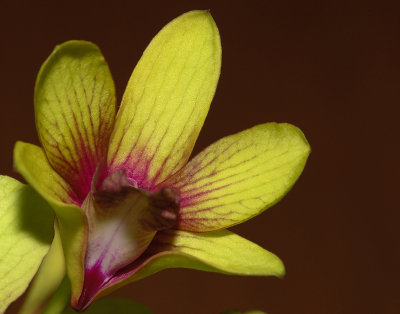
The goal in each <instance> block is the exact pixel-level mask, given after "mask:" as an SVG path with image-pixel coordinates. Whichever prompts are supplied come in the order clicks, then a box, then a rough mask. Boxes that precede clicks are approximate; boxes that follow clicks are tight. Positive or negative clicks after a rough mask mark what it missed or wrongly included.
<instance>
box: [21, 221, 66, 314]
mask: <svg viewBox="0 0 400 314" xmlns="http://www.w3.org/2000/svg"><path fill="white" fill-rule="evenodd" d="M54 231H55V232H54V239H53V242H52V244H51V247H50V250H49V252H48V253H47V255H46V256H45V258H44V259H43V262H42V264H41V265H40V267H39V270H38V272H37V273H36V275H35V278H34V280H33V281H32V283H31V286H30V288H29V290H28V294H27V296H26V299H25V300H24V303H23V304H22V307H21V309H20V311H19V314H31V313H36V312H39V309H40V308H41V307H42V305H43V304H44V302H45V301H46V300H48V299H49V298H50V297H51V295H52V294H53V293H54V292H55V291H56V290H57V288H58V286H59V285H60V283H61V281H62V279H63V278H64V277H65V261H64V253H63V250H62V245H61V238H60V232H59V231H58V226H57V224H56V225H55V230H54Z"/></svg>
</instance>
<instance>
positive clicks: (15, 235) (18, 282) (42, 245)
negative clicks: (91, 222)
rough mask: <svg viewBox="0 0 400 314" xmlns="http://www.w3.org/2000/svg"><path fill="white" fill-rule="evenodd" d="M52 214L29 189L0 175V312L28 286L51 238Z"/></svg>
mask: <svg viewBox="0 0 400 314" xmlns="http://www.w3.org/2000/svg"><path fill="white" fill-rule="evenodd" d="M53 221H54V215H53V213H52V211H51V209H50V207H49V206H48V205H47V203H46V202H45V201H44V200H43V199H42V198H41V197H40V196H39V195H38V194H36V192H35V191H34V190H33V189H31V188H30V187H29V186H26V185H23V184H22V183H20V182H18V181H16V180H14V179H12V178H10V177H6V176H0V278H1V281H0V312H4V311H5V310H6V308H7V307H8V305H9V304H10V303H11V302H13V301H14V300H15V299H17V298H18V297H19V296H20V295H21V294H22V293H23V292H24V291H25V289H26V288H27V287H28V284H29V282H30V281H31V279H32V277H33V276H34V275H35V273H36V271H37V270H38V268H39V265H40V263H41V262H42V259H43V257H44V256H45V255H46V253H47V252H48V250H49V247H50V243H51V240H52V238H53Z"/></svg>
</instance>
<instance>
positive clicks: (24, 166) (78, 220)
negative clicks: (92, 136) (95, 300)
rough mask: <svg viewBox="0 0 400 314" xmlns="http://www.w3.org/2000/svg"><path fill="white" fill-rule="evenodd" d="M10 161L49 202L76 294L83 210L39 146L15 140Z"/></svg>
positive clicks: (84, 229)
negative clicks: (56, 222) (71, 196)
mask: <svg viewBox="0 0 400 314" xmlns="http://www.w3.org/2000/svg"><path fill="white" fill-rule="evenodd" d="M14 163H15V167H16V169H17V171H18V172H19V173H20V174H21V175H22V176H23V177H24V179H25V180H26V181H27V182H28V183H29V184H30V185H31V186H32V187H33V188H34V189H35V190H36V191H37V192H38V193H39V194H40V195H41V196H42V197H43V198H44V199H45V200H46V201H47V202H48V203H49V205H50V206H51V207H52V208H53V210H54V212H55V214H56V216H57V219H58V223H59V230H60V236H61V242H62V247H63V250H64V256H65V262H66V266H67V274H68V277H69V278H70V280H71V289H72V293H73V294H78V295H79V294H80V292H81V290H82V286H83V278H84V277H83V275H84V268H83V262H84V256H85V249H86V232H87V220H86V216H85V213H84V212H83V210H82V209H81V208H80V207H79V206H77V205H75V204H74V203H73V201H71V198H67V197H68V196H69V185H68V183H66V182H65V181H64V180H63V179H62V178H61V177H60V176H59V175H58V174H57V173H56V172H55V171H54V170H53V168H51V166H50V164H49V163H48V162H47V159H46V156H45V154H44V152H43V150H42V149H41V148H40V147H38V146H35V145H32V144H27V143H23V142H18V143H17V144H16V145H15V149H14ZM65 199H66V200H67V202H65ZM72 200H73V198H72Z"/></svg>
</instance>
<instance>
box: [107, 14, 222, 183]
mask: <svg viewBox="0 0 400 314" xmlns="http://www.w3.org/2000/svg"><path fill="white" fill-rule="evenodd" d="M220 67H221V43H220V37H219V33H218V29H217V26H216V25H215V22H214V20H213V19H212V17H211V15H210V14H209V13H208V12H206V11H191V12H188V13H185V14H183V15H181V16H179V17H178V18H176V19H174V20H173V21H172V22H170V23H169V24H168V25H166V26H165V27H164V28H163V29H162V30H161V31H160V32H159V33H158V34H157V36H155V37H154V39H153V40H152V41H151V43H150V44H149V46H148V47H147V49H146V50H145V52H144V53H143V56H142V58H141V59H140V61H139V63H138V64H137V66H136V68H135V70H134V71H133V74H132V76H131V78H130V80H129V83H128V86H127V88H126V91H125V94H124V97H123V99H122V104H121V108H120V109H119V112H118V115H117V119H116V123H115V128H114V130H113V133H112V136H111V141H110V149H109V155H108V161H109V163H110V164H111V169H112V170H115V169H119V168H125V169H129V172H128V174H131V175H132V178H133V179H134V180H136V182H137V183H138V185H139V186H141V187H143V188H146V189H151V187H153V186H154V185H155V184H157V183H159V182H161V181H163V180H165V179H166V178H167V177H169V176H170V175H171V174H173V173H174V172H176V171H178V170H179V169H180V168H181V167H182V166H183V165H184V164H185V163H186V161H187V160H188V158H189V156H190V153H191V151H192V149H193V146H194V143H195V141H196V139H197V136H198V134H199V132H200V129H201V127H202V125H203V123H204V119H205V117H206V115H207V112H208V109H209V107H210V103H211V100H212V98H213V96H214V93H215V89H216V86H217V82H218V78H219V74H220Z"/></svg>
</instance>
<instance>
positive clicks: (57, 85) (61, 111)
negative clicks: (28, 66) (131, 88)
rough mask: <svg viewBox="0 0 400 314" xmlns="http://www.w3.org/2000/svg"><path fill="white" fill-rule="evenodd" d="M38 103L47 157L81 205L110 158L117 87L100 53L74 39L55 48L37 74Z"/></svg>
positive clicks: (36, 117)
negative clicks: (96, 174) (101, 166)
mask: <svg viewBox="0 0 400 314" xmlns="http://www.w3.org/2000/svg"><path fill="white" fill-rule="evenodd" d="M34 100H35V120H36V127H37V131H38V135H39V139H40V142H41V143H42V146H43V148H44V150H45V152H46V156H47V158H48V160H49V162H50V164H51V165H52V167H53V168H54V169H55V170H56V172H57V173H58V174H60V175H61V176H62V177H63V178H64V179H65V180H66V181H67V182H68V183H69V184H70V185H71V186H72V187H73V188H74V189H75V191H76V193H77V194H78V197H79V198H80V199H81V200H83V199H84V198H85V196H86V195H87V193H88V191H89V190H90V185H91V181H92V176H93V174H94V172H95V170H96V167H97V165H98V163H99V162H100V161H101V160H102V159H103V158H104V157H105V156H106V153H107V147H108V139H109V136H110V134H111V130H112V127H113V123H114V118H115V111H116V103H115V102H116V101H115V88H114V82H113V80H112V77H111V74H110V70H109V69H108V65H107V63H106V61H105V60H104V57H103V55H102V54H101V52H100V50H99V48H98V47H97V46H96V45H94V44H92V43H90V42H86V41H76V40H75V41H68V42H65V43H63V44H61V45H59V46H57V47H56V48H55V49H54V51H53V52H52V53H51V55H50V56H49V57H48V59H47V60H46V61H45V62H44V63H43V65H42V67H41V69H40V71H39V74H38V77H37V80H36V86H35V97H34Z"/></svg>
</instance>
